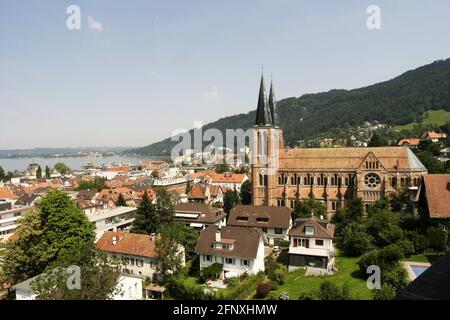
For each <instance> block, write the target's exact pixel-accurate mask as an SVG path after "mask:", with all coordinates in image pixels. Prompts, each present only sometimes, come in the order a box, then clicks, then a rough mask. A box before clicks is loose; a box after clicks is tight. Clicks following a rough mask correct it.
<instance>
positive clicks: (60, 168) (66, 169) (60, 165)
mask: <svg viewBox="0 0 450 320" xmlns="http://www.w3.org/2000/svg"><path fill="white" fill-rule="evenodd" d="M54 168H55V170H56V171H58V172H59V173H60V174H63V175H64V174H68V173H69V172H70V168H69V167H68V166H67V165H66V164H65V163H62V162H58V163H56V164H55V166H54Z"/></svg>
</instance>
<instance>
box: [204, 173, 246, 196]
mask: <svg viewBox="0 0 450 320" xmlns="http://www.w3.org/2000/svg"><path fill="white" fill-rule="evenodd" d="M247 180H248V176H247V175H246V174H245V173H215V174H213V175H211V178H210V184H212V185H217V186H221V187H222V188H228V189H236V190H237V191H238V192H240V191H241V186H242V184H243V183H244V182H245V181H247Z"/></svg>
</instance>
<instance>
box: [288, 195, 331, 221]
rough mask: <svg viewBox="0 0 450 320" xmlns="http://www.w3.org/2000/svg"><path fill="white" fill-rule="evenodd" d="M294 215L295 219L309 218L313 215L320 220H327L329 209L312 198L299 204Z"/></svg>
mask: <svg viewBox="0 0 450 320" xmlns="http://www.w3.org/2000/svg"><path fill="white" fill-rule="evenodd" d="M292 215H293V218H294V219H297V218H309V217H311V216H313V215H314V216H316V217H318V218H320V217H321V216H322V217H323V218H326V217H327V208H326V206H325V204H324V203H323V202H322V201H318V200H316V199H314V198H310V199H307V200H304V201H299V202H297V204H296V205H295V208H294V212H293V213H292Z"/></svg>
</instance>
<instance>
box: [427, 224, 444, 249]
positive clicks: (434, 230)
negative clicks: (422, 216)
mask: <svg viewBox="0 0 450 320" xmlns="http://www.w3.org/2000/svg"><path fill="white" fill-rule="evenodd" d="M427 238H428V243H429V246H430V248H433V249H435V250H436V251H445V250H446V249H447V238H448V234H447V232H446V231H444V230H443V228H442V227H429V228H428V229H427Z"/></svg>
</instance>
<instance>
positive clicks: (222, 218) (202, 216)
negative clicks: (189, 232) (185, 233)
mask: <svg viewBox="0 0 450 320" xmlns="http://www.w3.org/2000/svg"><path fill="white" fill-rule="evenodd" d="M174 211H175V215H174V220H175V221H180V222H183V223H184V224H186V225H187V226H189V227H191V228H194V229H197V230H203V229H205V228H206V227H208V226H210V225H217V226H220V227H223V226H225V225H226V217H227V214H226V213H225V212H224V211H223V210H222V209H218V208H213V207H210V206H209V205H207V204H206V203H178V204H176V205H175V206H174Z"/></svg>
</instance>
